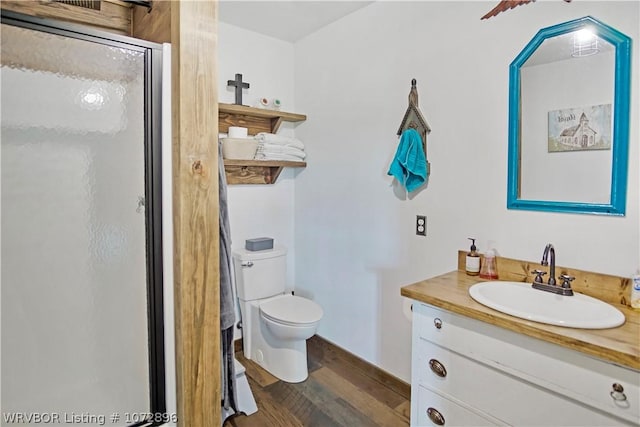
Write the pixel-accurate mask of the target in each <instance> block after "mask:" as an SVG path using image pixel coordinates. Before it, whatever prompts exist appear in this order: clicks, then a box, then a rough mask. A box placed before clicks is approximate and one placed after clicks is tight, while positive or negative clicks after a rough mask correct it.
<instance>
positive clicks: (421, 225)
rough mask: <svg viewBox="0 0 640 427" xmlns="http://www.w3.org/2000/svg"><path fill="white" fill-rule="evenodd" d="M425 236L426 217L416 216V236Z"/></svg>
mask: <svg viewBox="0 0 640 427" xmlns="http://www.w3.org/2000/svg"><path fill="white" fill-rule="evenodd" d="M426 235H427V217H426V216H424V215H416V236H426Z"/></svg>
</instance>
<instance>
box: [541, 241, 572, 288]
mask: <svg viewBox="0 0 640 427" xmlns="http://www.w3.org/2000/svg"><path fill="white" fill-rule="evenodd" d="M540 264H541V265H548V266H549V280H548V281H547V284H545V283H543V282H542V276H544V275H545V274H547V273H546V272H544V271H542V270H533V271H532V273H534V274H535V275H536V277H535V279H534V280H533V284H532V285H531V286H532V287H533V288H534V289H539V290H541V291H545V292H552V293H554V294H558V295H565V296H571V295H573V290H572V289H571V281H573V279H575V277H572V276H569V275H568V274H566V273H563V274H561V275H560V278H561V279H562V286H556V283H557V282H556V250H555V248H554V247H553V245H552V244H551V243H549V244H548V245H547V246H545V248H544V252H543V253H542V261H540Z"/></svg>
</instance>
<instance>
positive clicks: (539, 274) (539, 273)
mask: <svg viewBox="0 0 640 427" xmlns="http://www.w3.org/2000/svg"><path fill="white" fill-rule="evenodd" d="M531 273H533V274H535V275H536V277H535V279H533V281H534V282H535V283H542V276H544V275H545V274H547V272H546V271H543V270H533V271H531Z"/></svg>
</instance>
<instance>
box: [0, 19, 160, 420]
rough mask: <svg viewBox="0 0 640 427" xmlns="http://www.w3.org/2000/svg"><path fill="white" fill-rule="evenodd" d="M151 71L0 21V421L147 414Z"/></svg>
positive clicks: (94, 47)
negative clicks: (0, 415)
mask: <svg viewBox="0 0 640 427" xmlns="http://www.w3.org/2000/svg"><path fill="white" fill-rule="evenodd" d="M147 66H148V57H147V56H146V53H145V50H144V49H135V48H126V47H122V46H121V45H118V44H115V45H114V44H111V45H109V44H102V43H97V42H95V41H93V40H91V39H86V38H84V39H83V38H72V37H67V36H63V35H58V34H50V33H46V32H41V31H35V30H33V29H29V28H20V27H17V26H13V25H6V24H2V68H1V79H2V83H1V89H2V92H1V94H2V105H1V107H2V134H1V137H2V146H1V152H0V154H1V179H2V181H1V188H2V197H1V203H2V204H1V207H2V252H1V253H2V282H1V283H2V288H1V291H2V362H1V364H2V394H1V396H2V402H1V405H2V413H3V419H2V425H11V424H12V422H11V420H10V419H9V418H7V414H12V413H13V414H17V413H24V414H26V415H29V414H34V413H50V414H54V415H55V414H57V417H58V419H59V422H55V420H53V421H54V423H56V424H57V423H59V424H63V425H64V424H75V425H118V426H121V425H130V424H135V423H136V422H137V421H140V415H138V414H140V413H148V412H151V411H152V403H151V400H152V399H151V397H150V363H151V361H150V352H149V341H150V336H149V335H150V334H149V316H148V313H149V306H148V279H149V278H148V274H149V272H148V271H149V268H148V257H149V254H148V252H149V250H148V246H147V243H148V239H149V231H148V229H147V228H148V225H149V224H148V221H147V218H148V212H147V211H146V207H145V202H147V201H148V199H149V194H148V187H147V186H148V184H149V183H148V181H147V179H149V177H148V176H147V175H146V173H145V170H146V169H145V165H146V168H147V169H150V168H151V166H150V165H149V162H148V160H149V159H148V157H147V147H146V144H145V138H146V133H147V130H148V127H147V124H148V123H147V121H146V118H145V104H146V102H147V101H148V99H149V98H148V97H147V95H148V94H147V92H146V90H147V88H148V86H147V85H146V76H147V70H146V67H147ZM147 114H148V111H147ZM114 414H118V415H117V416H116V415H114ZM14 423H15V419H14Z"/></svg>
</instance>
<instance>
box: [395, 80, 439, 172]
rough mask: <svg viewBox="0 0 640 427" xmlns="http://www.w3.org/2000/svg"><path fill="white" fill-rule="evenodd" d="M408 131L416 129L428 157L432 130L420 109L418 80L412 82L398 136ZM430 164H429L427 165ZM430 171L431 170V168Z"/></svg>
mask: <svg viewBox="0 0 640 427" xmlns="http://www.w3.org/2000/svg"><path fill="white" fill-rule="evenodd" d="M407 129H415V130H416V131H418V133H419V134H420V137H421V138H422V146H423V147H424V155H425V157H426V156H427V135H428V134H429V132H431V128H430V127H429V124H428V123H427V121H426V119H425V118H424V116H423V115H422V112H420V108H419V107H418V88H417V82H416V79H412V80H411V90H410V91H409V107H407V111H406V112H405V113H404V117H403V118H402V122H401V123H400V128H399V129H398V136H400V135H402V132H404V131H405V130H407ZM427 164H428V163H427ZM429 169H430V168H429Z"/></svg>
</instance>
